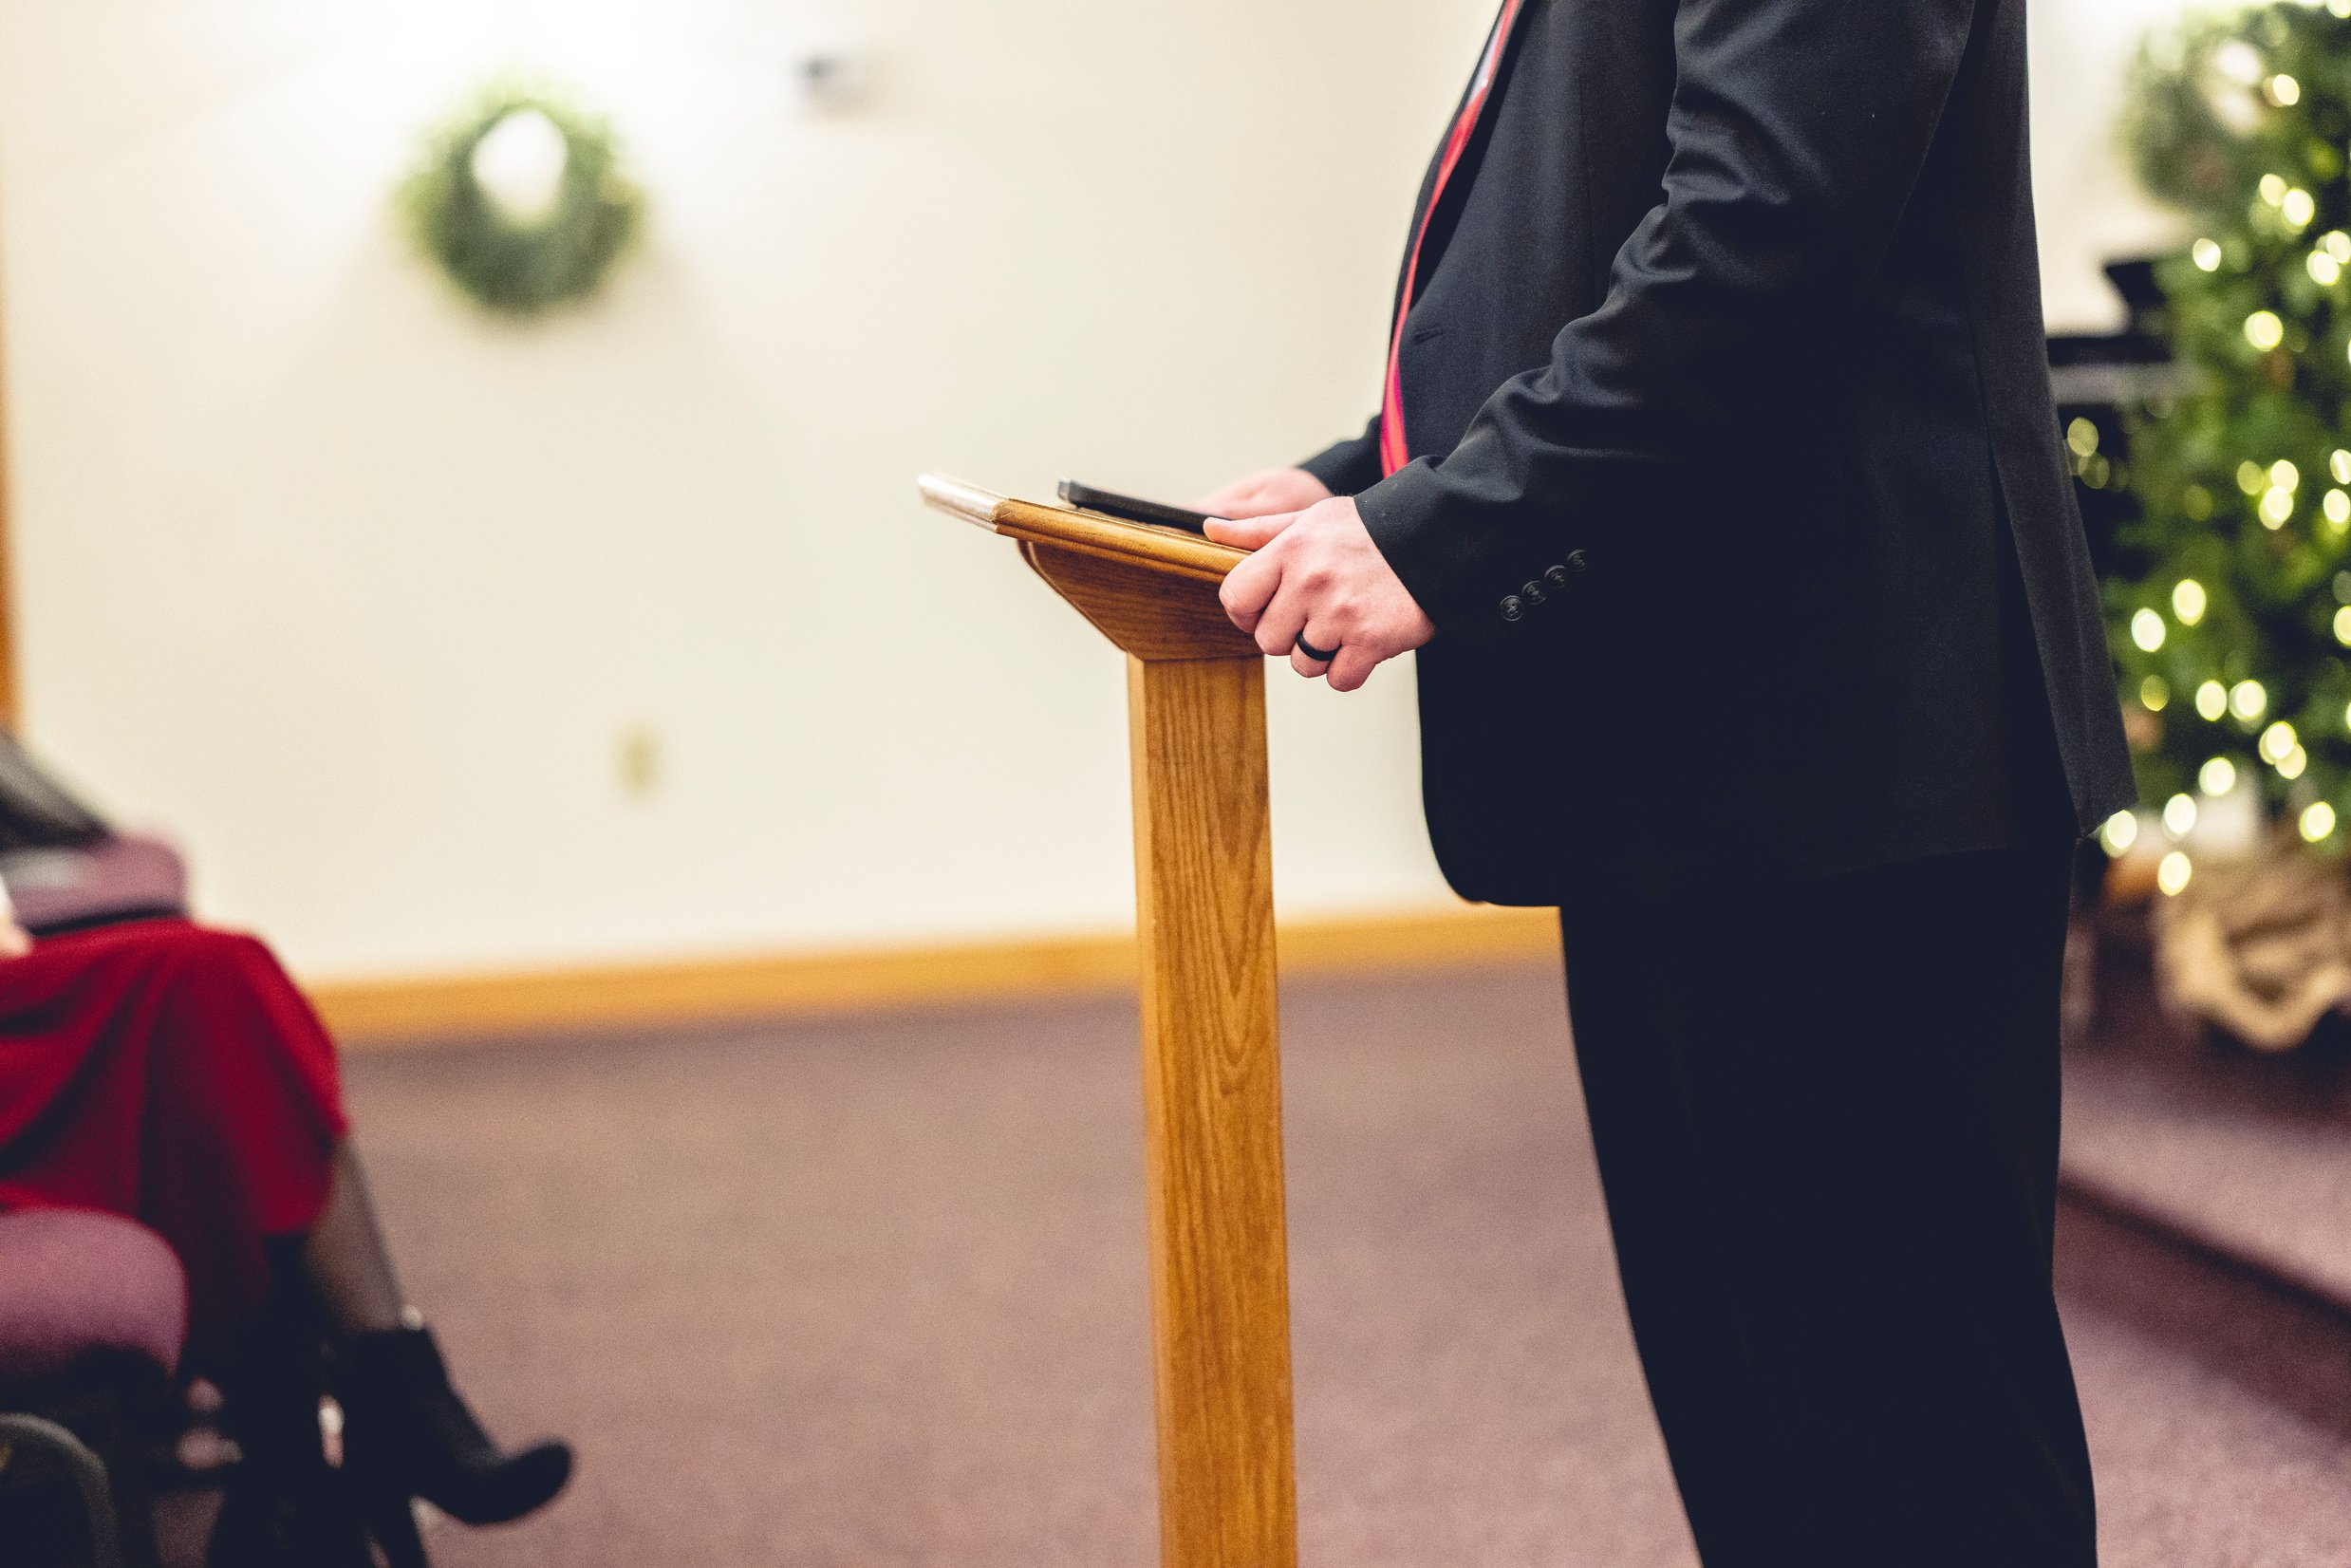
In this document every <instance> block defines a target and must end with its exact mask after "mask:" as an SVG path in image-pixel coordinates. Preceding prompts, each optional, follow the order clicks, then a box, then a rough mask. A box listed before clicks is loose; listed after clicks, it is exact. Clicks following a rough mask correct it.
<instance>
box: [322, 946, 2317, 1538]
mask: <svg viewBox="0 0 2351 1568" xmlns="http://www.w3.org/2000/svg"><path fill="white" fill-rule="evenodd" d="M1285 1006H1286V1014H1285V1027H1286V1031H1287V1038H1286V1055H1287V1080H1286V1094H1287V1098H1288V1107H1289V1116H1290V1123H1289V1131H1290V1143H1289V1159H1290V1181H1291V1227H1292V1243H1293V1248H1294V1253H1295V1262H1294V1272H1293V1290H1294V1297H1295V1313H1296V1320H1297V1391H1298V1447H1299V1464H1300V1481H1299V1494H1300V1507H1301V1512H1302V1516H1303V1517H1302V1521H1301V1527H1302V1533H1303V1538H1304V1542H1303V1544H1304V1556H1305V1559H1306V1560H1307V1561H1308V1562H1309V1563H1310V1564H1313V1565H1315V1568H1326V1565H1339V1564H1347V1565H1371V1564H1381V1565H1387V1564H1396V1565H1404V1564H1411V1565H1415V1568H1438V1565H1444V1568H1451V1565H1456V1564H1470V1563H1475V1564H1479V1565H1481V1568H1510V1565H1516V1564H1545V1565H1554V1564H1556V1565H1560V1568H1568V1565H1576V1568H1611V1565H1622V1568H1633V1565H1643V1568H1649V1565H1655V1568H1666V1565H1688V1564H1689V1563H1690V1562H1691V1561H1692V1558H1691V1554H1690V1550H1689V1542H1688V1539H1687V1536H1686V1534H1685V1532H1684V1530H1683V1527H1682V1524H1681V1521H1680V1518H1679V1515H1678V1512H1677V1510H1676V1507H1675V1504H1674V1501H1673V1496H1672V1489H1671V1485H1670V1481H1669V1479H1668V1477H1667V1474H1666V1470H1665V1461H1664V1455H1663V1451H1662V1449H1661V1447H1660V1446H1659V1444H1658V1441H1657V1438H1656V1435H1655V1433H1654V1432H1653V1430H1652V1429H1651V1425H1650V1418H1649V1413H1648V1410H1647V1408H1646V1405H1645V1403H1644V1400H1643V1396H1642V1392H1641V1387H1640V1379H1639V1373H1638V1370H1637V1368H1636V1367H1635V1365H1634V1363H1633V1353H1632V1346H1631V1342H1630V1337H1629V1335H1628V1333H1627V1331H1626V1328H1625V1324H1624V1321H1623V1315H1622V1308H1621V1305H1620V1303H1619V1301H1618V1298H1617V1293H1616V1286H1615V1282H1614V1276H1613V1274H1612V1272H1611V1266H1610V1260H1609V1251H1608V1242H1607V1236H1606V1232H1605V1229H1604V1227H1603V1225H1602V1223H1601V1219H1600V1210H1599V1199H1598V1191H1597V1187H1596V1185H1595V1178H1594V1175H1593V1172H1592V1168H1591V1156H1590V1149H1589V1147H1588V1144H1587V1141H1586V1139H1585V1136H1584V1132H1583V1129H1582V1125H1581V1112H1580V1109H1579V1106H1578V1104H1577V1090H1576V1083H1575V1074H1574V1071H1573V1067H1572V1063H1571V1060H1570V1057H1569V1054H1568V1049H1567V1040H1566V1024H1565V1018H1564V1009H1563V1007H1562V1006H1561V1003H1560V999H1559V997H1558V984H1557V980H1556V979H1555V977H1554V976H1553V975H1551V974H1549V973H1545V972H1543V971H1540V970H1529V971H1512V972H1507V973H1494V974H1483V975H1472V976H1456V977H1452V978H1448V979H1444V980H1413V981H1385V982H1380V983H1376V984H1374V983H1366V982H1361V981H1355V982H1346V983H1336V982H1334V983H1324V984H1317V985H1315V986H1311V987H1308V986H1300V987H1297V988H1295V989H1294V990H1293V991H1292V992H1291V993H1290V994H1288V995H1287V996H1286V998H1285ZM349 1079H350V1082H349V1096H350V1103H351V1108H352V1111H353V1114H354V1117H355V1120H356V1122H357V1124H358V1127H359V1129H360V1140H361V1143H362V1146H363V1147H364V1149H365V1150H366V1153H367V1155H368V1158H369V1159H370V1161H371V1162H372V1164H373V1166H374V1168H375V1170H376V1173H377V1179H378V1185H379V1190H380V1193H381V1196H382V1198H383V1203H384V1204H385V1206H386V1208H387V1210H388V1211H389V1213H388V1218H389V1222H390V1224H391V1228H392V1230H393V1232H394V1236H395V1240H396V1241H397V1242H398V1244H399V1246H400V1249H401V1256H402V1260H403V1263H404V1266H405V1269H406V1272H407V1274H408V1282H409V1284H410V1287H411V1290H412V1292H413V1294H414V1295H415V1296H416V1297H418V1298H419V1300H420V1302H421V1303H422V1304H423V1305H424V1306H425V1307H426V1308H427V1309H428V1310H429V1311H431V1312H432V1313H433V1314H434V1316H436V1318H437V1320H438V1323H439V1325H440V1327H441V1331H442V1334H443V1336H444V1338H445V1340H446V1341H447V1342H448V1344H449V1346H450V1349H451V1353H452V1355H453V1359H454V1360H455V1362H456V1365H457V1370H458V1372H459V1373H460V1375H461V1376H462V1377H463V1378H464V1379H466V1380H467V1381H468V1382H469V1383H470V1384H471V1386H472V1387H473V1388H474V1389H475V1391H476V1392H477V1394H478V1396H479V1400H480V1403H481V1404H482V1405H483V1406H484V1408H485V1409H486V1410H487V1412H488V1413H489V1415H490V1417H491V1419H492V1421H493V1422H494V1425H496V1426H498V1427H499V1428H501V1429H503V1430H506V1431H508V1432H510V1433H513V1434H514V1435H523V1434H525V1433H526V1432H528V1431H532V1430H537V1429H542V1428H547V1429H556V1430H561V1431H564V1432H566V1433H568V1434H569V1435H571V1436H573V1437H574V1438H576V1439H577V1440H578V1441H579V1443H580V1445H581V1448H582V1470H581V1475H580V1479H579V1481H578V1482H577V1483H576V1484H575V1487H574V1490H573V1492H572V1493H571V1495H569V1497H568V1498H566V1499H565V1500H564V1501H563V1502H562V1503H559V1504H557V1505H556V1506H555V1507H554V1508H552V1509H550V1510H549V1511H548V1512H547V1513H546V1514H545V1515H543V1516H542V1517H540V1518H539V1519H536V1520H533V1521H528V1522H526V1523H524V1524H521V1525H518V1526H514V1527H512V1528H509V1529H506V1530H494V1531H486V1532H469V1531H465V1530H462V1529H459V1528H457V1527H456V1526H454V1525H448V1524H442V1525H439V1526H438V1527H436V1528H435V1530H434V1531H433V1533H432V1535H431V1538H430V1539H431V1540H432V1542H433V1546H434V1550H435V1552H436V1554H437V1557H438V1560H439V1561H440V1562H441V1563H442V1564H444V1565H445V1568H467V1565H474V1564H491V1563H507V1564H514V1565H517V1568H521V1565H540V1564H544V1565H547V1568H557V1565H561V1568H600V1565H606V1564H609V1565H613V1568H667V1565H676V1568H715V1565H725V1568H735V1565H751V1564H776V1565H779V1568H780V1565H792V1568H822V1565H833V1564H839V1565H843V1568H849V1565H855V1568H874V1565H880V1564H909V1565H912V1564H924V1565H928V1564H938V1565H940V1568H947V1565H953V1568H988V1565H994V1564H1001V1565H1004V1568H1014V1565H1019V1568H1041V1565H1047V1564H1057V1563H1070V1564H1079V1563H1083V1564H1086V1565H1088V1568H1101V1565H1108V1564H1117V1563H1128V1564H1134V1565H1137V1568H1140V1565H1143V1564H1146V1563H1149V1562H1152V1561H1154V1560H1155V1559H1156V1551H1155V1544H1154V1537H1153V1525H1152V1513H1151V1507H1152V1503H1151V1465H1150V1450H1149V1441H1150V1439H1149V1376H1148V1363H1147V1358H1146V1326H1145V1316H1144V1314H1145V1295H1144V1268H1143V1250H1142V1223H1143V1220H1142V1199H1141V1187H1140V1155H1139V1149H1138V1128H1139V1120H1140V1112H1139V1111H1138V1107H1137V1090H1136V1075H1135V1068H1134V1045H1133V1020H1132V1012H1131V1008H1130V1007H1129V1006H1126V1005H1120V1004H1112V1003H1102V1004H1089V1005H1070V1006H1059V1007H1051V1008H1027V1009H998V1010H989V1011H974V1012H964V1013H954V1014H945V1013H941V1014H931V1015H921V1016H913V1017H903V1016H902V1017H890V1018H874V1019H857V1020H851V1021H844V1022H834V1023H824V1024H804V1025H793V1026H789V1027H784V1026H777V1027H766V1028H757V1029H743V1030H739V1031H733V1032H725V1033H705V1034H700V1035H696V1036H667V1037H662V1038H643V1039H603V1040H593V1041H584V1042H567V1043H564V1044H560V1045H548V1044H536V1045H533V1044H519V1043H518V1044H513V1045H501V1046H489V1047H465V1048H451V1049H446V1050H422V1049H420V1050H416V1051H409V1052H402V1053H399V1054H389V1055H374V1056H362V1057H359V1058H356V1059H355V1060H353V1061H352V1063H351V1064H350V1072H349ZM2063 1250H2064V1260H2063V1263H2062V1277H2063V1279H2062V1283H2063V1289H2064V1294H2065V1299H2066V1306H2067V1311H2068V1321H2069V1323H2070V1325H2071V1328H2072V1332H2073V1335H2074V1344H2075V1351H2076V1356H2077V1360H2078V1363H2079V1365H2080V1374H2081V1380H2082V1385H2083V1389H2084V1393H2085V1397H2086V1399H2087V1401H2088V1405H2089V1413H2090V1422H2091V1438H2092V1442H2093V1445H2094V1447H2095V1449H2096V1453H2097V1457H2098V1461H2099V1484H2100V1491H2101V1497H2102V1502H2103V1514H2104V1520H2105V1525H2106V1540H2107V1549H2106V1553H2105V1560H2106V1562H2107V1563H2108V1564H2109V1565H2110V1568H2142V1565H2143V1568H2158V1565H2159V1568H2185V1565H2193V1568H2238V1565H2243V1568H2253V1565H2262V1568H2271V1565H2276V1568H2286V1565H2300V1564H2309V1565H2312V1568H2319V1565H2325V1568H2339V1565H2341V1564H2342V1563H2345V1562H2351V1334H2346V1331H2345V1330H2344V1328H2343V1326H2342V1323H2341V1321H2340V1320H2339V1319H2336V1318H2333V1317H2329V1316H2326V1315H2324V1314H2323V1313H2321V1312H2318V1311H2317V1310H2315V1309H2313V1308H2311V1307H2308V1306H2307V1305H2305V1304H2304V1303H2302V1302H2300V1301H2298V1300H2295V1299H2292V1298H2289V1297H2282V1296H2280V1295H2278V1294H2276V1293H2274V1292H2273V1291H2271V1290H2270V1289H2269V1288H2268V1287H2267V1286H2265V1285H2263V1284H2262V1283H2261V1282H2260V1281H2259V1280H2258V1279H2252V1278H2248V1277H2237V1276H2232V1275H2230V1274H2227V1273H2225V1272H2221V1271H2218V1270H2215V1269H2213V1268H2212V1267H2211V1266H2209V1265H2207V1264H2204V1263H2201V1262H2199V1261H2197V1260H2193V1259H2191V1258H2188V1257H2186V1256H2184V1255H2182V1254H2180V1253H2178V1252H2176V1251H2174V1250H2172V1249H2170V1248H2168V1247H2167V1246H2166V1245H2165V1244H2163V1243H2162V1242H2161V1241H2159V1240H2157V1239H2155V1238H2153V1237H2151V1236H2148V1235H2145V1234H2142V1233H2139V1232H2136V1231H2133V1230H2131V1229H2129V1228H2126V1227H2124V1226H2122V1225H2119V1224H2118V1223H2114V1222H2112V1221H2109V1220H2105V1219H2101V1218H2099V1217H2098V1216H2096V1215H2092V1214H2087V1213H2069V1215H2068V1218H2067V1225H2066V1231H2065V1235H2064V1239H2063Z"/></svg>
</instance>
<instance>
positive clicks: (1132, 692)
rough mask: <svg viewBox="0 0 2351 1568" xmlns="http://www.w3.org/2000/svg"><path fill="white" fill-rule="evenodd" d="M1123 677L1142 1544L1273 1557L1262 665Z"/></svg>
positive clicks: (1286, 1444) (1201, 1564) (1275, 1155)
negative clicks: (1146, 1296)
mask: <svg viewBox="0 0 2351 1568" xmlns="http://www.w3.org/2000/svg"><path fill="white" fill-rule="evenodd" d="M1097 624H1099V623H1097ZM1127 689H1128V713H1129V719H1128V722H1129V737H1130V739H1131V743H1132V749H1133V780H1134V831H1135V883H1136V902H1137V905H1138V915H1139V920H1138V927H1139V933H1140V941H1141V948H1142V1004H1143V1008H1142V1011H1143V1092H1144V1134H1145V1154H1146V1158H1145V1172H1146V1182H1147V1185H1148V1214H1149V1224H1150V1260H1151V1337H1152V1344H1153V1350H1154V1356H1155V1371H1156V1385H1157V1390H1158V1421H1159V1473H1160V1559H1161V1562H1162V1564H1163V1565H1164V1568H1292V1565H1293V1564H1295V1563H1296V1562H1297V1483H1296V1479H1295V1465H1294V1459H1293V1452H1292V1444H1291V1422H1290V1298H1289V1252H1288V1242H1287V1239H1286V1232H1285V1224H1284V1215H1283V1198H1282V1172H1281V1062H1280V1053H1279V1048H1278V1030H1277V1022H1276V1006H1275V994H1274V980H1275V956H1274V888H1273V835H1272V831H1271V826H1270V822H1269V818H1268V815H1267V796H1266V771H1265V668H1264V664H1263V662H1262V661H1261V660H1259V659H1258V658H1257V657H1255V650H1254V648H1253V649H1252V650H1251V656H1250V657H1247V658H1236V659H1212V660H1165V659H1162V660H1153V659H1147V658H1142V657H1137V658H1132V659H1129V663H1128V688H1127Z"/></svg>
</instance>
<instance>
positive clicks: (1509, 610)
mask: <svg viewBox="0 0 2351 1568" xmlns="http://www.w3.org/2000/svg"><path fill="white" fill-rule="evenodd" d="M1525 613H1526V607H1525V606H1523V605H1521V603H1520V602H1519V596H1518V595H1517V594H1515V593H1505V594H1503V595H1502V619H1503V620H1505V621H1516V620H1517V619H1518V618H1519V617H1520V616H1521V615H1523V614H1525Z"/></svg>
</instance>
